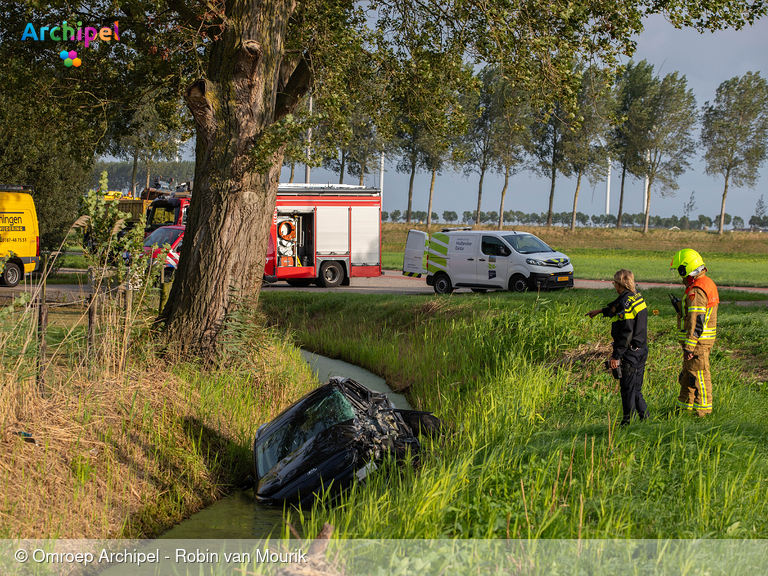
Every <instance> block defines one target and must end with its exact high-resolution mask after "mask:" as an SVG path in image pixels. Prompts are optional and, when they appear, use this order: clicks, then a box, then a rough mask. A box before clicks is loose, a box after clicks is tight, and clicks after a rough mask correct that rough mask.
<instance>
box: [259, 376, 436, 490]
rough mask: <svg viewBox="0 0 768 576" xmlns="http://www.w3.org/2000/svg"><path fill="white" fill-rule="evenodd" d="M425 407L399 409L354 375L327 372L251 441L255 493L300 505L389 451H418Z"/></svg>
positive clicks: (428, 423) (364, 471)
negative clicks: (334, 375) (322, 380)
mask: <svg viewBox="0 0 768 576" xmlns="http://www.w3.org/2000/svg"><path fill="white" fill-rule="evenodd" d="M439 429H440V420H438V419H437V418H436V417H435V416H433V415H432V414H431V413H429V412H419V411H416V410H400V409H397V408H395V406H394V404H392V402H391V401H390V400H389V399H388V398H387V396H386V395H385V394H381V393H379V392H374V391H373V390H370V389H368V388H366V387H365V386H363V385H362V384H360V383H358V382H356V381H354V380H352V379H351V378H331V379H330V380H329V381H328V383H326V384H324V385H322V386H320V387H319V388H317V389H315V390H313V391H312V392H310V393H309V394H307V395H306V396H304V397H303V398H301V399H300V400H298V401H297V402H295V403H294V404H292V405H291V406H289V407H288V408H287V409H286V410H284V411H283V412H282V413H281V414H280V415H279V416H277V417H276V418H275V419H274V420H273V421H272V422H270V423H269V424H264V425H262V426H261V427H260V428H259V430H258V432H257V433H256V439H255V441H254V443H253V463H254V472H255V476H254V478H255V487H254V492H255V494H256V498H257V499H258V500H259V501H261V502H264V503H267V504H275V503H279V502H283V501H289V502H299V503H305V502H309V501H311V500H312V499H313V498H314V495H315V494H317V493H319V492H321V491H323V490H331V491H334V492H337V491H341V490H344V489H345V488H347V487H349V486H350V485H351V484H352V482H353V481H354V480H355V478H357V480H358V481H362V480H363V479H364V478H365V477H366V476H367V475H368V474H369V473H370V472H371V471H373V470H375V469H376V461H377V460H381V459H382V458H383V457H384V456H385V455H386V454H388V453H389V454H392V455H394V456H395V457H396V458H402V457H403V456H405V454H406V453H407V452H408V451H409V450H410V452H411V453H412V454H415V453H416V452H418V450H419V449H420V443H419V439H418V437H417V434H418V433H419V432H424V433H435V432H438V431H439Z"/></svg>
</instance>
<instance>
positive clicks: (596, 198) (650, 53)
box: [281, 16, 768, 222]
mask: <svg viewBox="0 0 768 576" xmlns="http://www.w3.org/2000/svg"><path fill="white" fill-rule="evenodd" d="M635 40H636V41H637V50H636V52H635V54H634V56H633V58H632V59H633V60H635V61H640V60H643V59H645V60H647V61H648V62H649V63H650V64H652V65H653V66H654V71H655V72H656V73H657V74H660V75H661V76H662V77H663V76H664V75H666V74H668V73H670V72H675V71H677V72H679V73H680V74H683V75H685V77H686V78H687V80H688V86H689V88H691V89H692V90H693V93H694V95H695V96H696V103H697V106H698V107H699V109H701V107H702V106H703V105H704V103H705V102H706V101H713V100H714V98H715V92H716V90H717V87H718V86H719V85H720V84H721V83H722V82H724V81H725V80H729V79H731V78H733V77H734V76H742V75H743V74H744V73H746V72H749V71H752V72H758V71H759V72H761V75H762V76H763V77H766V74H768V70H764V68H768V66H765V64H766V62H767V61H768V18H764V19H762V20H760V21H758V22H757V23H756V24H755V25H754V26H752V27H749V28H745V29H743V30H741V31H734V30H725V31H718V32H705V33H703V34H700V33H698V32H696V31H694V30H690V29H684V30H677V29H675V28H674V27H673V26H672V25H671V24H669V23H668V22H667V21H666V20H665V19H664V18H663V17H662V16H654V17H651V18H649V19H647V20H646V22H645V30H644V32H643V33H642V34H640V35H639V36H638V37H636V38H635ZM628 60H629V59H627V58H625V62H626V61H628ZM695 137H696V138H697V139H698V130H697V131H696V133H695ZM702 154H703V149H700V150H699V151H698V153H697V155H696V156H695V157H693V158H692V159H691V168H690V169H689V170H688V171H687V172H686V173H684V174H683V175H682V176H680V178H679V179H678V184H679V186H680V188H679V190H677V191H676V192H675V195H674V196H672V197H666V198H663V197H662V196H661V195H660V194H659V193H658V191H653V190H652V191H651V214H652V215H660V216H665V217H666V216H671V215H673V214H675V215H677V216H682V215H683V204H685V203H686V202H688V201H689V200H690V197H691V193H692V192H693V193H694V198H695V203H696V209H695V210H694V211H693V215H694V216H698V214H705V215H707V216H709V217H710V218H714V217H715V216H716V215H717V214H719V213H720V203H721V201H722V195H723V186H724V180H723V178H722V176H718V177H715V178H713V177H710V176H707V175H706V174H705V173H704V168H705V165H704V162H703V161H702V159H701V156H702ZM394 166H395V163H394V162H385V170H384V192H383V210H385V211H387V212H392V211H393V210H400V211H401V212H405V211H406V209H407V207H408V175H407V174H400V173H397V172H396V171H395V167H394ZM296 168H297V169H296V174H295V178H294V181H296V182H303V179H304V167H303V166H302V167H299V166H297V167H296ZM289 175H290V170H289V169H288V168H284V169H283V173H282V175H281V181H282V182H287V181H288V179H289ZM760 175H761V176H760V179H759V181H758V183H757V185H756V186H755V188H754V189H750V188H734V187H733V186H729V191H728V197H727V199H726V206H725V212H726V213H727V214H731V215H733V216H741V217H742V218H744V221H745V222H748V221H749V218H750V216H752V215H753V214H754V213H755V203H756V202H757V200H758V198H759V197H760V195H761V194H768V167H766V166H765V165H764V166H763V167H762V169H761V170H760ZM338 179H339V177H338V175H337V174H334V173H333V172H329V171H327V170H323V169H320V168H313V169H312V170H311V175H310V181H311V182H315V183H317V182H332V183H334V182H338V181H339V180H338ZM344 182H345V183H346V184H357V179H356V178H353V177H351V176H347V175H345V177H344ZM478 182H479V176H478V175H477V174H474V175H472V176H470V177H468V178H467V177H464V176H463V175H462V174H461V173H451V172H446V173H443V174H442V175H440V176H438V178H437V181H436V183H435V193H434V199H433V212H437V213H438V215H440V217H441V220H442V213H443V211H446V210H452V211H454V212H456V213H458V214H459V215H461V213H462V212H464V211H465V210H471V211H474V210H475V209H476V206H477V187H478ZM365 183H366V185H369V186H378V183H379V175H378V173H374V174H372V175H370V176H368V177H367V178H366V182H365ZM503 184H504V179H503V177H501V176H499V175H496V174H486V177H485V182H484V184H483V201H482V210H483V211H484V212H490V211H496V212H498V211H499V205H500V199H501V189H502V187H503ZM620 184H621V183H620V173H618V171H617V169H616V168H615V167H614V169H613V170H612V177H611V193H610V212H611V213H612V214H614V215H615V214H617V213H618V206H619V190H620ZM429 185H430V174H428V173H417V175H416V178H415V181H414V200H413V209H414V210H426V209H427V203H428V201H429ZM643 187H644V184H643V181H642V180H633V179H630V178H627V181H626V183H625V199H624V212H625V213H626V212H629V213H637V212H642V211H643ZM549 188H550V182H549V180H544V179H541V178H538V177H536V176H534V175H532V174H531V173H530V172H522V173H521V174H518V175H516V176H514V177H513V178H511V179H510V187H509V189H508V191H507V195H506V199H505V202H504V209H505V210H521V211H523V212H546V210H547V206H548V202H549ZM575 189H576V181H575V179H572V180H571V179H567V178H563V177H559V178H558V179H557V182H556V185H555V199H554V210H555V211H556V212H563V211H567V212H571V211H572V209H573V195H574V192H575ZM605 204H606V183H605V182H602V183H599V184H598V185H597V186H596V187H594V188H593V187H592V185H591V184H590V183H589V182H584V181H583V180H582V186H581V191H580V193H579V201H578V210H579V211H580V212H584V213H586V214H588V215H592V214H604V213H605Z"/></svg>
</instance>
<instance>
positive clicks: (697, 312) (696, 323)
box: [677, 273, 720, 352]
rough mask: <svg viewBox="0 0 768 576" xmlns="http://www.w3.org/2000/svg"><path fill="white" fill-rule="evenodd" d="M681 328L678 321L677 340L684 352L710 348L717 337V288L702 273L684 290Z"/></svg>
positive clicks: (718, 299) (718, 298)
mask: <svg viewBox="0 0 768 576" xmlns="http://www.w3.org/2000/svg"><path fill="white" fill-rule="evenodd" d="M684 300H685V303H684V305H683V316H682V320H683V326H682V328H681V327H680V322H679V321H678V328H679V329H680V331H679V332H678V336H677V339H678V340H679V342H680V344H681V345H682V347H683V350H684V351H686V352H694V349H695V348H696V347H699V348H707V349H708V348H712V346H713V345H714V343H715V337H716V336H717V305H718V303H719V302H720V297H719V296H718V294H717V286H715V283H714V282H712V280H710V279H709V278H707V277H706V276H705V275H704V274H703V273H702V274H699V275H698V276H697V277H696V278H695V279H694V281H693V282H692V283H691V284H690V285H689V286H688V288H686V289H685V298H684Z"/></svg>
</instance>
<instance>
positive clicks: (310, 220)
mask: <svg viewBox="0 0 768 576" xmlns="http://www.w3.org/2000/svg"><path fill="white" fill-rule="evenodd" d="M314 223H315V213H314V211H305V212H298V211H291V212H280V211H278V213H277V223H276V225H277V230H276V231H277V265H278V267H279V268H296V269H298V270H296V272H300V273H301V274H305V273H306V272H307V271H308V270H307V269H309V270H312V269H313V268H314V265H315V250H314ZM283 272H287V273H289V274H290V270H284V271H283Z"/></svg>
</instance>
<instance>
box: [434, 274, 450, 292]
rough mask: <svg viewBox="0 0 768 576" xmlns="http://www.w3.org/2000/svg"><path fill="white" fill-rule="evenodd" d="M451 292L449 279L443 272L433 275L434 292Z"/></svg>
mask: <svg viewBox="0 0 768 576" xmlns="http://www.w3.org/2000/svg"><path fill="white" fill-rule="evenodd" d="M451 292H453V284H452V283H451V279H450V277H449V276H448V274H446V273H445V272H441V273H440V274H437V275H435V294H450V293H451Z"/></svg>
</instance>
